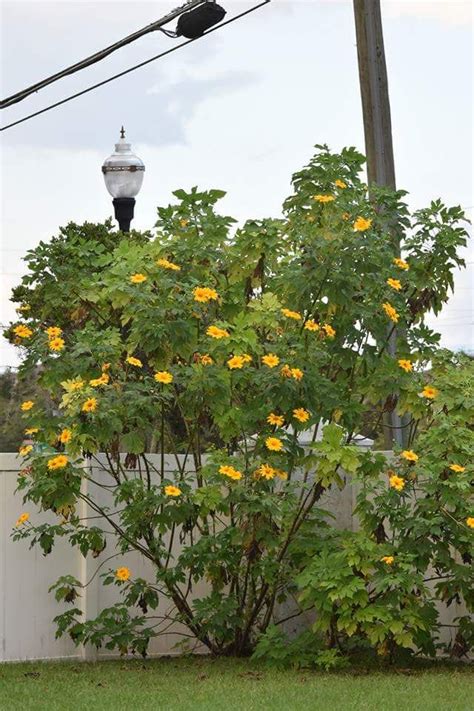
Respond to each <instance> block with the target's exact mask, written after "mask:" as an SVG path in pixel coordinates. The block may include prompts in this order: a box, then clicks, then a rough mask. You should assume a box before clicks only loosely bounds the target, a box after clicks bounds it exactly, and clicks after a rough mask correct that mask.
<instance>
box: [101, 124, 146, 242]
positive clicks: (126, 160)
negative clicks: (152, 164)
mask: <svg viewBox="0 0 474 711" xmlns="http://www.w3.org/2000/svg"><path fill="white" fill-rule="evenodd" d="M144 170H145V166H144V164H143V161H141V160H140V158H138V156H136V155H135V153H132V151H131V150H130V143H127V142H126V141H125V131H124V128H123V126H122V129H121V131H120V140H119V142H118V143H116V144H115V151H114V153H112V155H111V156H109V157H108V158H107V159H106V160H105V161H104V165H103V166H102V173H103V174H104V180H105V187H106V188H107V190H108V191H109V193H110V194H111V195H112V197H113V200H112V202H113V205H114V210H115V219H116V220H117V222H118V223H119V227H120V230H121V231H122V232H129V231H130V222H131V221H132V220H133V210H134V207H135V196H136V195H138V193H139V191H140V188H141V187H142V183H143V172H144Z"/></svg>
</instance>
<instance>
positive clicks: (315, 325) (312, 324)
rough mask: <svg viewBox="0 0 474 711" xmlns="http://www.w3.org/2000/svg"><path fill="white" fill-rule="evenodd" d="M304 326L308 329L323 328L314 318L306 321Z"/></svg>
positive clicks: (317, 329) (316, 329)
mask: <svg viewBox="0 0 474 711" xmlns="http://www.w3.org/2000/svg"><path fill="white" fill-rule="evenodd" d="M304 327H305V329H306V330H307V331H319V329H320V328H321V326H320V325H319V323H316V321H315V320H314V319H313V318H310V319H308V320H307V321H306V323H305V325H304Z"/></svg>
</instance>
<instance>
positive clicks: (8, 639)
mask: <svg viewBox="0 0 474 711" xmlns="http://www.w3.org/2000/svg"><path fill="white" fill-rule="evenodd" d="M306 436H308V435H306ZM301 443H302V444H306V441H305V442H301ZM359 444H360V446H362V447H366V446H370V444H371V442H370V441H367V440H363V441H361V442H360V443H359ZM147 456H148V458H149V460H150V461H151V463H152V464H153V465H154V466H155V467H156V468H157V469H159V468H160V455H159V454H150V455H147ZM181 461H183V460H181ZM187 466H188V467H189V469H191V468H192V466H191V461H189V464H188V465H187ZM88 467H90V469H91V471H90V474H91V475H92V478H93V479H95V480H96V481H100V480H101V477H102V479H103V478H104V477H105V472H104V470H103V469H101V467H100V464H97V463H95V462H91V463H90V464H89V465H88ZM20 468H21V459H20V458H19V457H17V455H15V454H0V526H1V528H0V661H14V660H27V659H59V658H74V659H96V658H98V657H99V658H103V657H104V656H115V655H112V654H111V652H110V651H108V650H104V649H102V650H99V651H98V652H96V651H95V649H93V648H92V647H90V646H87V647H84V648H83V647H76V646H75V645H74V644H73V642H72V640H71V639H70V638H69V637H68V636H67V635H65V636H64V637H62V638H61V639H55V630H56V627H55V624H54V623H53V622H52V620H53V618H54V617H55V616H56V615H58V614H60V613H61V612H63V611H65V610H66V609H69V605H67V604H65V603H64V604H63V603H57V602H56V600H55V599H54V594H53V593H48V588H49V587H50V586H51V585H52V584H53V583H54V582H55V581H56V580H57V578H58V577H60V576H61V575H66V574H70V575H73V576H74V577H76V578H77V579H78V580H79V581H80V582H81V583H83V584H85V583H86V582H88V581H90V580H91V578H93V580H92V582H91V583H90V584H89V585H88V586H87V587H86V588H84V590H82V591H81V597H80V598H78V599H77V600H76V604H77V607H80V608H81V610H82V612H83V619H90V618H93V617H94V616H95V615H97V613H98V612H100V611H101V610H103V609H104V608H106V607H108V606H109V605H111V604H113V603H114V602H116V601H117V600H118V599H119V595H118V590H117V588H116V587H115V586H114V585H110V586H106V587H104V586H103V585H101V581H100V573H101V572H105V571H106V570H107V569H108V568H113V569H115V568H117V567H119V566H122V565H126V566H128V567H129V568H130V570H131V571H132V575H133V576H134V577H138V576H140V577H143V578H145V579H148V580H153V574H152V571H151V569H150V565H149V563H148V562H147V561H146V560H145V559H144V558H143V557H142V556H141V555H140V554H139V553H129V554H127V555H125V556H122V555H119V556H118V557H113V558H112V559H111V560H110V561H108V560H107V558H108V557H109V556H113V554H114V553H116V551H115V546H114V536H113V534H112V532H110V533H109V535H108V536H107V538H108V544H107V547H106V549H105V551H104V552H103V553H101V554H100V556H99V557H98V558H96V559H93V558H92V557H91V556H87V558H84V557H83V556H82V554H81V553H80V551H79V550H78V549H76V548H71V547H70V545H69V544H68V542H67V540H66V539H61V538H60V539H57V543H56V544H55V546H54V548H53V550H52V552H51V553H50V554H49V555H48V556H46V557H45V556H43V554H42V551H41V549H40V547H39V546H35V547H34V548H32V549H30V548H29V543H28V542H26V541H19V542H14V541H13V540H12V538H11V532H12V528H13V527H14V525H15V522H16V520H17V518H18V516H19V515H20V514H21V513H22V512H23V511H28V512H29V513H30V516H31V520H32V521H33V522H34V523H35V524H38V523H41V522H46V521H49V522H55V523H57V520H58V519H57V516H54V515H53V514H52V513H51V512H46V513H45V512H39V511H36V510H35V507H34V506H32V505H31V504H30V503H27V504H23V503H22V495H21V492H18V493H15V489H16V487H17V477H18V471H19V470H20ZM176 468H177V467H176V460H175V458H174V457H173V456H170V455H166V457H165V469H166V470H167V471H169V472H170V474H172V473H173V472H175V471H176ZM170 478H173V477H172V476H170ZM88 486H94V485H92V484H90V483H88ZM94 489H95V490H94V491H93V492H91V493H92V494H93V498H94V499H95V500H96V501H97V502H98V503H100V504H102V505H104V504H107V503H110V498H109V500H108V501H107V496H110V495H108V494H107V492H106V490H105V489H102V488H99V487H94ZM104 492H105V493H104ZM355 493H356V492H355V490H354V487H353V486H352V485H351V483H350V482H348V483H347V485H346V487H345V488H344V489H343V490H342V491H339V490H337V489H335V490H334V491H332V490H331V491H330V492H328V494H327V495H326V497H325V498H324V499H323V500H322V501H321V506H322V507H324V508H326V509H328V510H330V511H331V512H332V513H333V514H334V515H335V516H336V520H335V525H337V526H338V527H340V528H347V529H355V528H356V527H357V522H356V520H355V519H354V517H353V515H352V512H353V509H354V503H355ZM80 515H81V516H90V515H91V512H90V510H88V509H87V506H86V505H84V508H83V510H82V511H81V512H80ZM93 524H94V520H92V521H91V525H93ZM177 546H178V544H176V545H175V551H174V552H176V550H177V549H178V548H177ZM101 563H102V564H103V565H102V568H101V570H100V571H99V575H96V576H95V577H93V576H94V573H95V572H96V570H97V568H98V566H100V565H101ZM204 590H205V588H204V586H203V587H202V589H201V590H200V589H199V588H196V589H195V590H194V594H195V595H201V594H203V593H204ZM168 605H169V603H167V601H166V600H162V602H161V603H160V605H159V607H158V609H157V610H156V611H153V612H152V613H151V614H153V615H165V614H166V613H167V612H168ZM457 614H460V613H459V611H458V610H456V609H453V610H452V612H449V618H450V619H449V620H448V619H445V620H444V622H445V623H447V622H450V621H451V619H452V617H455V616H456V615H457ZM302 625H304V619H303V620H299V621H298V623H295V624H294V625H293V629H295V630H296V629H297V628H300V629H301V626H302ZM291 631H292V629H288V632H291ZM184 632H186V630H185V629H184V628H182V627H180V626H179V625H177V624H174V625H173V626H172V627H171V628H169V629H168V630H167V631H166V633H165V634H163V635H160V636H159V637H157V638H155V639H153V640H152V642H151V644H150V648H149V653H150V654H151V655H163V654H178V653H179V651H177V650H176V647H175V645H176V644H177V643H178V642H180V641H182V640H183V639H184V638H183V637H182V634H181V633H184ZM447 634H449V628H447ZM195 651H204V650H201V649H199V648H198V647H196V650H195Z"/></svg>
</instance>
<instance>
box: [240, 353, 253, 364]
mask: <svg viewBox="0 0 474 711" xmlns="http://www.w3.org/2000/svg"><path fill="white" fill-rule="evenodd" d="M242 358H243V361H244V363H251V362H252V360H253V358H252V356H251V355H249V354H248V353H244V354H243V356H242Z"/></svg>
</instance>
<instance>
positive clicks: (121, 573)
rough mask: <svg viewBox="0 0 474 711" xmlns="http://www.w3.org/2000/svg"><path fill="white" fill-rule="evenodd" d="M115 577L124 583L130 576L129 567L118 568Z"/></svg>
mask: <svg viewBox="0 0 474 711" xmlns="http://www.w3.org/2000/svg"><path fill="white" fill-rule="evenodd" d="M115 577H116V578H117V580H120V581H121V582H122V583H124V582H125V581H126V580H128V579H129V578H130V571H129V569H128V568H125V567H123V568H117V570H116V571H115Z"/></svg>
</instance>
